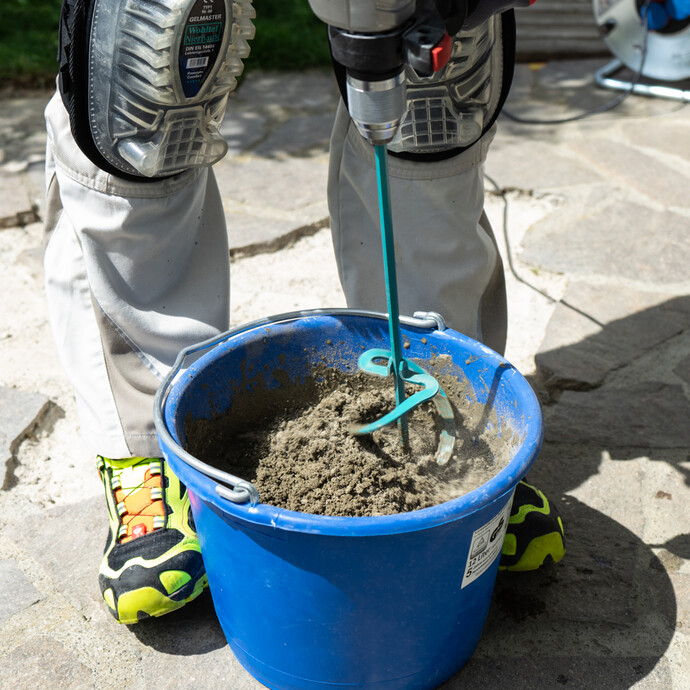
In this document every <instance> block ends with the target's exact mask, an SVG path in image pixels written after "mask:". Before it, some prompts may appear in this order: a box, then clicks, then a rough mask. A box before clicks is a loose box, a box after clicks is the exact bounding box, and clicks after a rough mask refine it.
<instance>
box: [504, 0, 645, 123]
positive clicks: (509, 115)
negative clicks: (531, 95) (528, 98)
mask: <svg viewBox="0 0 690 690" xmlns="http://www.w3.org/2000/svg"><path fill="white" fill-rule="evenodd" d="M651 4H652V0H645V3H644V9H645V11H644V13H643V16H644V17H645V21H644V34H643V38H642V60H641V61H640V66H639V68H638V70H637V72H636V73H635V76H634V77H633V80H632V81H631V82H630V86H629V87H628V88H627V89H626V90H625V91H624V92H623V93H621V94H620V95H618V96H617V97H616V98H614V99H613V100H611V101H609V102H608V103H604V104H603V105H601V106H599V107H597V108H593V109H592V110H587V111H586V112H584V113H580V114H579V115H572V116H570V117H564V118H556V119H553V120H537V119H532V118H529V117H520V116H519V115H514V114H513V113H511V112H510V111H508V110H505V109H504V110H503V112H502V113H501V114H502V115H505V116H506V117H507V118H508V119H509V120H512V121H513V122H517V123H519V124H521V125H562V124H566V123H568V122H576V121H577V120H584V119H585V118H586V117H591V116H592V115H599V114H600V113H605V112H608V111H609V110H613V109H614V108H617V107H618V106H619V105H620V104H621V103H622V102H623V101H624V100H625V99H626V98H627V97H628V96H630V94H631V93H633V91H634V90H635V87H636V86H637V85H638V84H639V83H640V79H641V78H642V73H643V71H644V66H645V63H646V62H647V38H648V36H649V20H648V19H647V16H648V13H649V7H650V5H651Z"/></svg>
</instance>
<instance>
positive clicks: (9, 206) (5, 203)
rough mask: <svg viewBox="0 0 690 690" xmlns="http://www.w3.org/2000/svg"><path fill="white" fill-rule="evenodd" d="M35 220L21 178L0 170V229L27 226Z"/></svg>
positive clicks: (34, 214)
mask: <svg viewBox="0 0 690 690" xmlns="http://www.w3.org/2000/svg"><path fill="white" fill-rule="evenodd" d="M35 219H36V213H35V211H34V209H33V207H32V204H31V199H30V198H29V194H28V192H27V190H26V188H25V186H24V184H23V183H22V179H21V177H20V176H19V175H13V174H10V173H6V172H4V171H2V170H0V228H13V227H17V226H22V225H27V224H28V223H32V222H33V221H34V220H35Z"/></svg>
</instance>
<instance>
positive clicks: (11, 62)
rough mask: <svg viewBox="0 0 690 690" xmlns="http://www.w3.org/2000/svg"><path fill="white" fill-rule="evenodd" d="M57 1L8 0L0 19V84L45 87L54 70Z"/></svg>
mask: <svg viewBox="0 0 690 690" xmlns="http://www.w3.org/2000/svg"><path fill="white" fill-rule="evenodd" d="M59 16H60V0H8V2H3V4H2V22H0V86H5V85H8V84H16V85H20V86H48V85H49V83H50V82H52V81H53V79H54V78H55V73H56V72H57V46H58V19H59Z"/></svg>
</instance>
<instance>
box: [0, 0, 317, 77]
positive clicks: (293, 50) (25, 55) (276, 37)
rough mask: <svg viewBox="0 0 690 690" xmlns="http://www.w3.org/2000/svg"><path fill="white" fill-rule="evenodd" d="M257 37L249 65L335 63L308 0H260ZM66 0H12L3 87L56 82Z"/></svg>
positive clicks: (1, 30)
mask: <svg viewBox="0 0 690 690" xmlns="http://www.w3.org/2000/svg"><path fill="white" fill-rule="evenodd" d="M254 7H255V8H256V14H257V18H256V36H257V37H256V38H255V39H254V40H253V41H252V44H251V45H252V53H251V55H250V57H249V60H248V61H247V65H246V69H247V70H251V69H264V70H284V71H288V70H303V69H308V68H311V67H324V66H327V65H329V64H330V58H329V53H328V41H327V39H326V27H325V25H324V24H323V23H322V22H320V21H319V20H318V19H317V18H316V17H315V16H314V14H313V13H312V11H311V9H310V8H309V4H308V3H307V0H254ZM59 16H60V0H8V1H7V2H3V21H2V22H1V23H0V86H5V85H15V86H42V87H46V86H50V85H51V84H52V82H53V80H54V78H55V74H56V72H57V49H58V47H57V46H58V20H59Z"/></svg>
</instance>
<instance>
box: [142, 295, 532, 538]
mask: <svg viewBox="0 0 690 690" xmlns="http://www.w3.org/2000/svg"><path fill="white" fill-rule="evenodd" d="M417 314H425V315H426V313H422V312H416V313H415V316H417ZM312 316H336V317H338V316H364V317H372V318H376V319H381V320H387V318H388V317H387V315H386V314H383V313H381V312H372V311H363V310H356V309H341V308H338V309H313V310H301V311H295V312H288V313H285V314H279V315H276V316H270V317H265V318H262V319H258V320H255V321H252V322H249V323H247V324H243V325H240V326H237V327H235V328H232V329H230V330H228V331H226V332H225V333H222V334H220V335H219V336H217V337H215V338H212V339H210V340H207V341H204V342H202V343H199V344H197V345H194V346H191V347H189V348H186V349H184V350H182V351H181V352H180V354H179V355H178V358H177V360H176V362H175V365H174V366H173V368H172V369H171V371H170V373H169V374H168V376H167V377H166V379H165V381H164V382H163V383H162V384H161V386H160V387H159V389H158V391H157V393H156V396H155V401H154V423H155V426H156V430H157V432H158V434H159V440H160V441H161V443H160V445H161V449H162V451H163V453H164V455H165V457H166V460H168V461H172V462H171V464H173V469H174V470H176V471H177V472H178V473H179V474H181V475H184V476H181V477H180V478H181V479H182V480H183V481H184V483H185V484H187V486H188V488H190V489H191V490H192V492H193V493H195V494H197V496H198V497H199V498H201V499H202V500H204V501H205V502H210V503H212V504H213V505H214V506H215V507H216V508H218V509H220V510H222V511H223V512H225V513H227V514H228V515H229V516H231V517H232V519H235V520H238V521H243V522H247V523H251V524H253V525H256V526H264V527H269V528H273V529H282V530H288V531H294V532H308V533H313V534H322V535H331V536H375V535H388V534H394V533H404V532H412V531H417V530H421V529H427V528H429V527H432V526H438V525H442V524H445V523H447V522H452V521H455V520H458V519H459V518H462V517H465V516H468V515H471V514H472V513H474V512H476V511H478V510H481V509H482V508H484V507H486V506H487V505H489V504H491V503H493V502H494V501H496V500H498V499H500V498H501V497H503V496H505V495H506V494H507V493H511V494H512V491H513V490H514V488H515V486H517V484H518V483H519V481H520V480H521V479H523V478H524V477H525V475H526V474H527V472H528V471H529V469H530V467H531V466H532V464H533V463H534V461H535V460H536V457H537V456H538V454H539V451H540V449H541V445H542V442H543V436H544V430H543V415H542V410H541V405H540V404H539V401H538V399H537V397H536V394H535V393H534V391H533V390H532V388H531V386H530V385H529V383H528V382H527V380H526V379H524V377H523V376H522V374H521V373H520V372H519V371H518V370H517V369H515V367H514V366H513V365H512V364H510V362H508V361H507V360H506V359H505V358H504V357H502V356H501V355H499V354H498V353H497V352H495V351H494V350H491V349H490V348H488V347H487V346H486V345H484V344H482V343H480V342H479V341H477V340H474V339H472V338H469V337H468V336H465V335H463V334H462V333H459V332H457V331H451V333H452V334H453V337H454V338H456V339H459V340H461V341H463V343H464V344H465V345H467V346H468V347H469V348H470V349H471V350H478V351H481V352H482V353H483V354H485V355H488V356H490V357H492V358H495V359H496V360H497V362H498V363H499V364H503V365H504V368H505V371H506V373H507V372H509V371H512V375H513V376H518V377H519V378H518V380H522V381H523V382H524V386H523V385H521V386H520V390H521V391H523V393H522V395H521V398H523V399H521V403H524V408H523V413H524V414H523V416H524V417H525V418H527V419H530V420H532V422H531V424H530V427H529V429H528V433H527V434H526V436H525V439H524V440H523V443H522V444H521V445H520V447H519V448H518V449H517V451H516V453H515V455H514V456H513V457H512V458H511V460H510V461H509V463H508V465H506V467H504V468H503V469H502V470H501V471H500V472H498V473H497V474H496V475H494V476H493V477H492V478H491V479H490V480H489V481H487V482H485V483H484V484H482V485H481V486H479V487H477V488H475V489H473V490H472V491H469V492H467V493H466V494H463V495H462V496H458V497H457V498H454V499H451V500H450V501H445V502H443V503H439V504H437V505H434V506H429V507H428V508H422V509H418V510H413V511H409V512H405V513H395V514H392V515H377V516H366V517H344V516H333V515H316V514H313V513H303V512H298V511H293V510H288V509H286V508H279V507H277V506H272V505H269V504H265V503H261V502H260V501H259V495H258V492H257V491H256V488H255V487H254V485H253V484H251V483H250V482H247V481H245V480H242V479H240V478H238V477H234V476H232V475H229V474H227V473H225V472H222V471H221V470H217V469H216V468H214V467H213V466H211V465H208V464H206V463H204V462H203V461H201V460H199V459H198V458H195V457H194V456H192V455H191V454H189V453H188V452H187V451H186V450H184V449H183V448H182V446H181V445H180V444H179V443H178V441H177V439H176V438H174V436H173V433H172V431H171V430H170V429H168V426H167V422H166V420H165V414H164V410H165V408H166V404H167V402H168V399H169V398H168V396H169V393H170V388H171V386H172V383H173V381H174V379H175V378H176V376H177V374H178V373H179V372H180V370H181V368H182V366H183V363H184V361H185V359H186V358H187V357H189V356H190V355H191V354H196V353H199V352H202V351H204V350H210V349H211V348H213V347H215V346H216V345H220V344H221V343H224V342H225V341H227V340H229V339H231V338H232V337H234V336H237V335H240V334H242V333H245V332H249V331H251V330H254V329H257V328H261V327H264V326H266V325H276V324H279V323H284V322H286V321H291V320H295V319H301V318H307V317H312ZM435 316H438V315H435ZM403 318H405V319H406V321H407V322H408V323H407V324H406V325H408V326H409V325H412V326H420V319H419V318H418V319H410V318H409V317H401V321H402V320H403ZM413 321H416V323H410V322H413ZM441 324H442V325H441ZM441 324H439V322H438V321H437V320H436V319H435V318H433V320H432V321H430V320H427V321H426V322H424V321H422V322H421V328H427V329H429V330H434V329H436V328H438V330H445V324H443V323H442V319H441ZM532 429H536V433H535V432H534V431H532V434H531V436H532V437H531V438H530V433H529V431H530V430H532ZM525 441H529V443H526V442H525ZM194 471H195V472H196V473H197V474H196V475H195V474H194ZM199 474H200V475H202V476H203V477H204V478H205V480H211V482H210V483H209V482H208V481H205V482H204V481H201V480H200V477H199V476H198V475H199ZM228 485H229V486H232V489H229V488H228ZM211 486H213V488H214V489H215V490H214V491H212V490H211Z"/></svg>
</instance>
